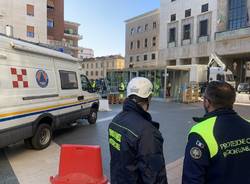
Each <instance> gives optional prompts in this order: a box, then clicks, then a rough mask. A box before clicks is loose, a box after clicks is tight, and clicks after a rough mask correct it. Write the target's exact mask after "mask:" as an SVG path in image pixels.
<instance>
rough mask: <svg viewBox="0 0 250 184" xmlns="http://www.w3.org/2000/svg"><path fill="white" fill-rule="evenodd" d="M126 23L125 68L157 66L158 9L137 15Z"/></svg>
mask: <svg viewBox="0 0 250 184" xmlns="http://www.w3.org/2000/svg"><path fill="white" fill-rule="evenodd" d="M125 23H126V46H125V47H126V51H125V52H126V54H125V61H126V68H151V67H155V66H157V63H158V49H159V31H160V26H159V23H160V11H159V9H156V10H153V11H151V12H148V13H145V14H142V15H139V16H137V17H134V18H131V19H129V20H126V21H125Z"/></svg>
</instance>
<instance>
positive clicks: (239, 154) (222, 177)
mask: <svg viewBox="0 0 250 184" xmlns="http://www.w3.org/2000/svg"><path fill="white" fill-rule="evenodd" d="M195 120H196V121H197V122H198V124H197V125H195V126H194V127H193V128H192V129H191V131H190V134H189V140H188V144H187V147H186V153H185V159H184V168H183V182H182V183H183V184H249V183H250V166H249V164H250V123H249V122H248V121H246V120H245V119H243V118H241V117H240V116H239V115H237V113H236V112H235V111H233V110H232V109H219V110H216V111H214V112H212V113H208V114H206V115H205V116H204V118H195Z"/></svg>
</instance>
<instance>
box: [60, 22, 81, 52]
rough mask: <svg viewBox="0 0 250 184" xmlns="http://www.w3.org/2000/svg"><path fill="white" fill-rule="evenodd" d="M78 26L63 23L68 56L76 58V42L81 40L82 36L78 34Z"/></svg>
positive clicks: (74, 23)
mask: <svg viewBox="0 0 250 184" xmlns="http://www.w3.org/2000/svg"><path fill="white" fill-rule="evenodd" d="M79 26H80V24H79V23H76V22H71V21H64V37H63V38H64V41H65V42H66V43H67V45H68V47H69V48H70V50H71V52H70V55H72V56H74V57H78V52H79V47H78V41H79V40H81V39H82V36H81V35H79V34H78V28H79Z"/></svg>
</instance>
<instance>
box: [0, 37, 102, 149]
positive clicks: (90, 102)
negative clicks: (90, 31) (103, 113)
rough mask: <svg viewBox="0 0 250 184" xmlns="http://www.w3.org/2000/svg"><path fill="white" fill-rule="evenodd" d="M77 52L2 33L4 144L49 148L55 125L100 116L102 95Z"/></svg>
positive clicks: (0, 138) (0, 122)
mask: <svg viewBox="0 0 250 184" xmlns="http://www.w3.org/2000/svg"><path fill="white" fill-rule="evenodd" d="M79 66H80V65H79V63H78V60H77V59H76V58H73V57H71V56H69V55H67V54H64V53H60V52H57V51H55V50H51V49H48V48H45V47H41V46H37V45H35V44H31V43H29V42H25V41H20V40H17V39H12V38H9V37H6V36H4V35H0V148H1V147H4V146H7V145H9V144H12V143H16V142H18V141H20V140H24V142H25V144H26V145H27V147H32V148H34V149H43V148H46V147H47V146H48V145H49V144H50V142H51V139H52V132H53V130H55V129H59V128H64V127H68V126H73V125H75V124H76V120H78V119H82V118H85V119H88V121H89V123H90V124H94V123H95V122H96V119H97V111H98V108H99V100H98V96H97V95H96V93H94V91H93V89H92V88H91V85H90V83H89V81H88V79H87V77H86V76H84V75H81V72H80V70H79Z"/></svg>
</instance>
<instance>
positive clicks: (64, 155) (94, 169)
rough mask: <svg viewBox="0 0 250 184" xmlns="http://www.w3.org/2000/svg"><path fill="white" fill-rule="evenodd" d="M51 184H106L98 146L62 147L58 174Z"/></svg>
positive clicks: (51, 178) (52, 178) (51, 179)
mask: <svg viewBox="0 0 250 184" xmlns="http://www.w3.org/2000/svg"><path fill="white" fill-rule="evenodd" d="M50 182H51V184H108V179H107V178H106V177H105V176H104V175H103V171H102V158H101V148H100V146H81V145H62V147H61V155H60V164H59V174H58V175H57V176H55V177H52V176H51V177H50Z"/></svg>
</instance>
